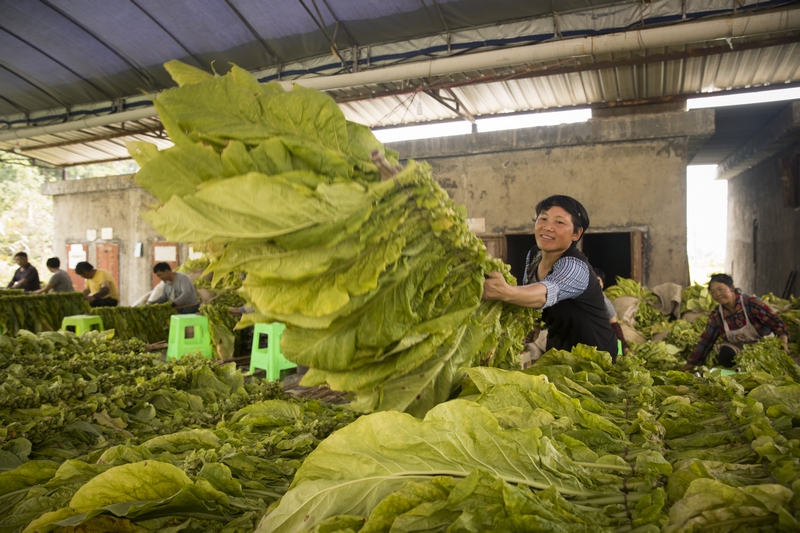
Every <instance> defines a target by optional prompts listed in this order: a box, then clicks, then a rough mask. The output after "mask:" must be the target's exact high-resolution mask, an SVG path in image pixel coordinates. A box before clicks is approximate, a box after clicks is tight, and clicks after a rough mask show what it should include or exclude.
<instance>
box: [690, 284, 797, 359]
mask: <svg viewBox="0 0 800 533" xmlns="http://www.w3.org/2000/svg"><path fill="white" fill-rule="evenodd" d="M708 292H709V293H710V294H711V297H712V298H714V301H716V302H717V303H718V304H719V307H718V308H717V309H715V310H713V311H711V314H710V315H709V317H708V324H707V325H706V330H705V331H704V332H703V334H702V335H701V336H700V341H699V342H698V343H697V347H695V349H694V351H693V352H692V355H690V356H689V361H688V363H687V364H686V366H684V367H683V370H693V369H694V367H695V366H698V365H702V364H703V363H704V362H705V360H706V358H707V357H708V354H709V352H710V351H711V348H713V347H714V343H715V342H716V341H717V339H718V338H719V336H720V335H722V336H723V342H722V343H720V344H719V345H718V346H717V354H718V355H717V361H718V363H719V366H723V367H732V366H733V358H734V356H735V355H736V354H737V353H739V350H741V349H742V347H743V346H744V345H745V344H752V343H755V342H758V341H759V340H760V339H761V337H768V336H771V335H777V337H778V338H779V339H781V340H782V341H783V345H784V349H788V344H789V334H788V332H787V330H786V325H785V324H784V323H783V321H782V320H781V319H780V318H778V316H777V315H776V314H775V313H773V312H772V309H770V308H769V306H768V305H767V304H765V303H764V302H762V301H761V300H760V299H759V298H756V297H755V296H749V295H747V294H741V291H739V290H738V289H736V287H734V286H733V278H731V277H730V276H729V275H727V274H714V275H713V276H711V281H709V283H708Z"/></svg>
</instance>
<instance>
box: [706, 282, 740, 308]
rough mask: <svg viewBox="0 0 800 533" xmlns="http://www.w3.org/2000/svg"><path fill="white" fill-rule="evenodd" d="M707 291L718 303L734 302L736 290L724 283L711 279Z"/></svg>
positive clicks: (727, 304) (727, 303) (730, 303)
mask: <svg viewBox="0 0 800 533" xmlns="http://www.w3.org/2000/svg"><path fill="white" fill-rule="evenodd" d="M708 293H709V294H710V295H711V297H712V298H714V301H716V302H717V303H719V304H722V305H725V306H731V305H733V304H735V303H736V291H735V290H734V288H733V287H728V286H727V285H725V284H724V283H720V282H718V281H712V282H711V284H710V285H709V287H708Z"/></svg>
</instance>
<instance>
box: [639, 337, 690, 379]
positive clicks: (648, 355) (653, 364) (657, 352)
mask: <svg viewBox="0 0 800 533" xmlns="http://www.w3.org/2000/svg"><path fill="white" fill-rule="evenodd" d="M631 350H632V351H633V352H634V353H635V354H636V355H638V356H639V357H641V358H642V360H643V361H644V366H645V367H646V368H647V369H648V370H661V371H664V372H666V371H669V370H678V369H680V368H681V367H682V366H683V365H685V364H686V357H680V354H681V350H680V349H679V348H678V347H677V346H675V345H673V344H671V343H668V342H665V341H659V342H652V341H651V342H643V343H641V344H636V343H632V345H631Z"/></svg>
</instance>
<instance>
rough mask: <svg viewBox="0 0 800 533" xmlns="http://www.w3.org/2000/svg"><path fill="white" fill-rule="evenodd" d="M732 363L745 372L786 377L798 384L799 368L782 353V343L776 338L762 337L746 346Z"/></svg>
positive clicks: (799, 380)
mask: <svg viewBox="0 0 800 533" xmlns="http://www.w3.org/2000/svg"><path fill="white" fill-rule="evenodd" d="M734 361H735V362H736V364H737V365H738V366H740V367H741V368H742V369H743V370H745V371H747V372H766V373H767V374H770V375H773V376H788V377H789V378H791V379H793V380H794V381H796V382H797V383H800V367H798V366H797V364H796V363H795V362H794V361H793V360H792V358H791V357H789V355H788V354H787V353H786V352H785V351H784V349H783V341H781V340H780V339H778V338H777V337H764V338H762V339H761V340H760V341H758V342H757V343H755V344H748V345H746V346H745V347H744V348H742V351H740V352H739V353H738V354H736V357H735V358H734Z"/></svg>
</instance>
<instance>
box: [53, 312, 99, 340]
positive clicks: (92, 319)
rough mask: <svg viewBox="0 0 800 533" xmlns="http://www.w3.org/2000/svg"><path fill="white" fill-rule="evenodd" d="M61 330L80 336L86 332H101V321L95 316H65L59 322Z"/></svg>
mask: <svg viewBox="0 0 800 533" xmlns="http://www.w3.org/2000/svg"><path fill="white" fill-rule="evenodd" d="M61 329H62V330H64V331H71V332H72V333H74V334H75V335H81V334H83V333H85V332H87V331H103V319H102V318H101V317H99V316H97V315H72V316H65V317H64V319H63V320H62V321H61Z"/></svg>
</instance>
